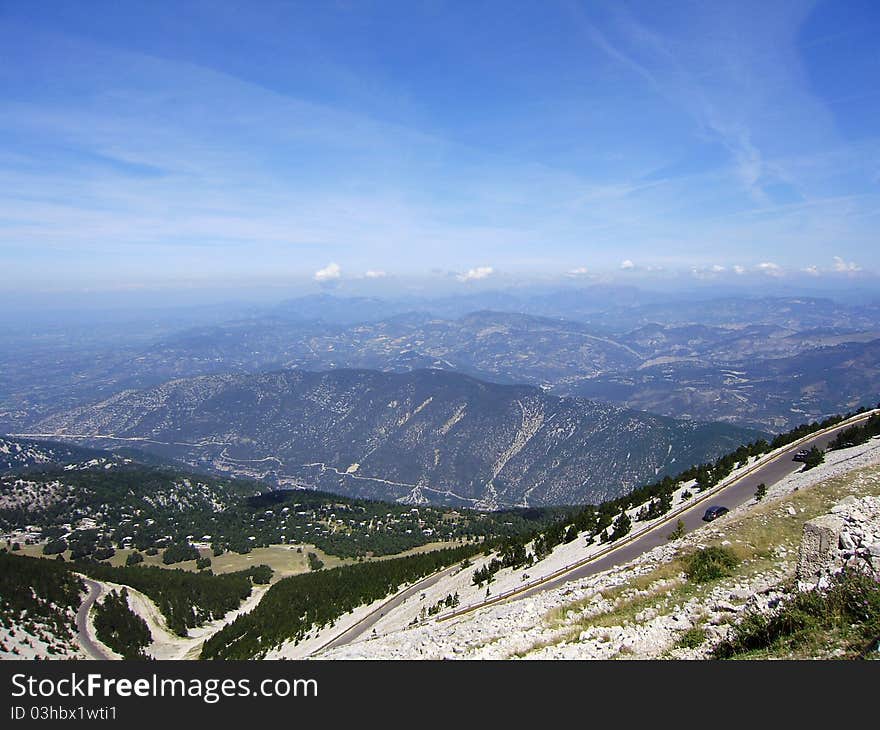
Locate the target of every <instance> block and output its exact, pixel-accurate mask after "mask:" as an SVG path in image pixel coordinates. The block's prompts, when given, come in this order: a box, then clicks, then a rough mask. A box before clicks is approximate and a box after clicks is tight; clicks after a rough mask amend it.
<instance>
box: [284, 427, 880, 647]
mask: <svg viewBox="0 0 880 730" xmlns="http://www.w3.org/2000/svg"><path fill="white" fill-rule="evenodd" d="M829 513H830V516H826V515H829ZM817 518H818V519H817ZM807 523H809V524H810V525H813V524H820V525H822V526H826V525H833V526H834V529H835V530H836V532H835V533H834V535H833V537H834V539H833V541H832V542H831V543H829V544H828V546H827V549H826V551H825V553H823V555H824V556H825V557H824V558H823V559H824V561H825V562H824V564H823V569H822V571H820V572H819V573H816V572H811V571H809V570H806V569H805V568H804V565H805V561H804V555H805V554H806V555H814V554H815V542H812V543H811V541H810V538H809V537H808V534H809V533H808V531H806V530H805V524H807ZM577 550H580V551H581V552H583V547H577V548H576V547H575V546H574V544H571V545H562V546H560V547H559V548H557V549H556V551H554V555H553V556H551V557H550V558H548V560H549V561H551V562H552V561H554V560H556V561H557V562H559V561H560V560H562V561H563V563H564V562H571V561H572V560H573V556H574V555H575V554H576V551H577ZM805 550H806V552H805ZM878 550H880V441H878V440H877V439H873V440H872V441H870V442H868V443H866V444H863V445H861V446H859V447H856V448H849V449H844V450H842V451H837V452H829V453H828V454H827V455H826V463H825V464H823V465H821V466H819V467H817V468H815V469H813V470H810V471H806V472H802V471H795V472H793V473H792V474H791V475H790V476H788V477H786V478H784V479H783V480H781V481H780V482H778V483H777V484H775V485H773V486H772V487H770V489H769V491H768V493H767V495H766V496H765V497H764V498H763V499H762V500H761V501H756V500H752V501H751V502H748V503H746V504H743V505H742V506H740V507H738V508H736V509H734V510H732V511H731V512H730V513H729V514H728V515H725V516H724V517H722V518H719V519H718V520H716V521H715V522H712V523H711V524H707V525H705V526H704V527H702V528H700V529H697V530H695V531H693V532H691V533H689V534H687V535H685V536H684V537H680V538H678V539H674V540H669V541H668V542H667V543H666V544H664V545H661V546H660V547H657V548H655V549H653V550H651V551H650V552H648V553H645V554H643V555H641V556H639V557H638V558H636V559H634V560H632V561H630V562H628V563H625V564H622V565H620V566H619V567H616V568H613V569H611V570H608V571H604V572H601V573H598V574H596V575H593V576H591V577H588V578H583V579H579V580H575V581H572V582H570V583H567V584H566V585H565V586H563V587H560V588H555V589H551V590H547V591H545V592H541V593H538V594H536V595H532V596H528V597H526V598H521V599H519V600H514V601H510V602H506V603H500V604H497V605H493V606H490V607H488V608H484V609H482V610H479V611H476V612H474V613H470V614H465V615H463V616H461V617H459V618H455V619H453V620H449V621H443V622H437V621H436V620H431V618H430V616H429V617H428V620H427V621H425V620H424V619H422V620H419V619H420V608H421V607H423V606H426V605H427V606H433V605H435V604H436V603H437V602H438V601H442V600H443V599H444V597H445V596H447V595H449V594H450V593H452V592H455V591H461V600H462V603H463V604H464V605H467V601H468V599H467V597H466V593H465V591H466V590H467V586H468V581H467V578H468V577H469V576H470V572H471V570H472V569H469V570H468V571H464V573H463V574H461V575H452V576H449V577H448V578H446V579H444V580H443V581H440V582H438V583H436V584H435V585H433V586H431V587H430V588H429V589H427V590H426V591H425V596H424V598H423V599H422V600H419V601H410V602H409V603H404V604H402V605H401V606H399V607H398V608H397V609H395V612H394V613H391V614H388V615H386V616H385V617H384V618H383V619H382V620H380V621H379V622H377V623H376V624H375V629H376V630H377V632H378V633H377V634H376V635H374V638H372V639H369V640H366V641H359V642H355V643H351V644H349V645H346V646H341V647H338V648H332V649H327V650H326V651H323V652H319V653H318V654H316V656H317V657H319V658H322V659H373V658H380V657H381V658H384V659H389V658H393V659H516V658H527V659H707V658H714V657H732V656H745V657H750V658H768V657H769V658H784V659H791V658H799V659H821V658H825V659H828V658H832V659H833V658H855V657H858V656H863V655H864V652H865V650H866V649H868V650H870V649H872V648H873V649H874V650H875V651H873V653H872V654H871V656H874V655H876V654H877V652H876V649H877V641H878V639H880V623H878V622H880V591H878V590H877V582H876V581H877V573H876V558H875V557H874V558H872V556H875V555H876V554H877V551H878ZM556 553H559V555H558V556H557V555H556ZM826 554H827V555H826ZM709 556H712V557H715V556H724V557H725V560H724V561H717V560H716V561H715V562H712V561H707V560H705V558H707V557H709ZM727 558H729V562H728V561H727ZM872 559H873V562H874V566H873V570H874V577H873V578H871V577H870V573H869V569H870V565H871V563H870V561H871V560H872ZM484 560H485V559H484ZM478 564H479V563H477V565H478ZM810 565H812V563H810ZM707 567H708V568H709V569H708V570H707V569H706V568H707ZM539 569H540V568H539V566H534V567H533V568H531V569H529V573H534V572H536V571H537V570H539ZM841 569H845V571H848V572H842V573H835V571H839V570H841ZM520 572H521V569H520V570H516V569H504V570H502V571H501V572H499V573H498V576H497V584H493V585H492V586H491V588H492V592H493V593H495V592H497V591H499V590H502V589H503V587H504V586H505V585H515V584H516V582H517V581H518V580H519V573H520ZM858 576H867V580H862V579H861V578H859V577H858ZM496 585H497V586H498V587H496ZM471 593H473V589H472V588H471ZM856 598H857V599H858V601H860V602H861V603H859V604H858V605H859V606H861V607H862V610H860V611H859V610H857V611H856V612H855V613H852V612H851V608H847V606H848V605H849V606H850V607H851V606H852V605H854V604H852V601H853V600H855V599H856ZM848 601H849V603H847V602H848ZM445 610H446V609H444V612H445ZM414 617H415V620H413V619H414ZM409 624H414V625H413V626H410V627H409V628H408V625H409ZM329 635H332V632H327V635H326V636H321V637H318V639H319V640H318V641H317V642H316V643H314V644H313V647H314V648H317V647H320V646H321V645H322V644H324V643H326V641H327V636H329ZM314 648H313V649H312V650H313V651H314ZM296 649H297V647H292V646H291V647H287V648H286V650H285V652H284V653H283V655H285V656H287V657H290V658H299V657H302V656H304V654H303V653H302V652H299V653H297V651H296Z"/></svg>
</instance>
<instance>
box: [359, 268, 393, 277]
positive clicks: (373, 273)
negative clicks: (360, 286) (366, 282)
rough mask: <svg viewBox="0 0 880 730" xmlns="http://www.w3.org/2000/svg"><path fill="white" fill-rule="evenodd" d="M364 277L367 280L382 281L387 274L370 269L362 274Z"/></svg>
mask: <svg viewBox="0 0 880 730" xmlns="http://www.w3.org/2000/svg"><path fill="white" fill-rule="evenodd" d="M364 276H365V277H366V278H367V279H384V278H385V277H386V276H388V274H386V273H385V272H384V271H382V270H379V269H370V270H369V271H367V272H365V273H364Z"/></svg>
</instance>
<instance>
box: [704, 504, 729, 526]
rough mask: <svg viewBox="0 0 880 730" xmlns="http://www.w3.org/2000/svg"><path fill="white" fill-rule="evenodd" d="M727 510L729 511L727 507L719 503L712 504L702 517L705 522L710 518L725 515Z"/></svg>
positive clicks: (714, 518)
mask: <svg viewBox="0 0 880 730" xmlns="http://www.w3.org/2000/svg"><path fill="white" fill-rule="evenodd" d="M728 512H730V510H729V509H727V507H722V506H721V505H720V504H713V505H712V506H711V507H709V509H707V510H706V514H704V515H703V519H704V520H705V521H706V522H711V521H712V520H717V519H718V518H719V517H721V515H726V514H727V513H728Z"/></svg>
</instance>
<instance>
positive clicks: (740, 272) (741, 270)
mask: <svg viewBox="0 0 880 730" xmlns="http://www.w3.org/2000/svg"><path fill="white" fill-rule="evenodd" d="M733 273H735V274H737V275H738V276H742V275H743V274H745V273H746V267H745V266H740V265H739V264H734V265H733Z"/></svg>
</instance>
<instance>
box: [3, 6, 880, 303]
mask: <svg viewBox="0 0 880 730" xmlns="http://www.w3.org/2000/svg"><path fill="white" fill-rule="evenodd" d="M878 33H880V5H878V4H877V3H876V2H871V1H866V2H859V1H852V2H851V1H848V0H834V1H833V2H824V3H822V2H820V3H816V2H796V1H793V2H786V1H784V0H783V1H778V2H766V1H765V2H755V3H752V2H748V1H738V2H729V3H728V2H684V1H682V2H664V1H661V0H650V1H645V2H620V1H615V2H607V3H603V2H589V3H587V2H580V3H579V2H552V1H549V0H548V1H546V2H545V1H542V2H509V1H506V2H448V3H447V2H430V1H426V2H415V1H409V2H401V3H396V2H354V1H351V2H343V1H340V2H329V1H328V2H304V3H286V2H285V3H278V2H271V1H269V0H261V2H257V3H254V2H223V1H221V0H212V1H211V2H208V1H204V2H187V1H184V0H177V1H175V2H162V1H156V0H153V1H151V2H130V1H123V2H116V1H114V2H100V1H98V0H89V1H88V2H82V1H80V0H77V1H75V2H63V1H61V0H53V1H52V2H43V3H34V2H27V1H25V2H12V1H9V0H0V264H2V268H3V269H5V271H6V277H5V279H6V281H7V282H9V286H10V287H11V288H13V289H14V288H16V287H22V288H27V287H34V286H45V287H53V288H57V287H60V286H70V287H74V288H75V287H86V286H95V287H99V288H100V287H110V288H113V287H118V288H121V289H125V288H126V287H132V288H136V287H139V286H144V285H152V284H155V283H157V282H166V283H167V282H177V283H180V284H188V285H200V284H207V285H212V284H214V283H217V282H226V283H230V282H244V281H247V282H248V283H249V284H253V283H254V282H260V281H264V280H265V281H267V282H269V281H272V282H279V281H301V282H311V285H313V286H324V287H329V286H333V285H336V286H342V285H344V284H345V283H346V282H355V281H360V282H370V281H374V282H382V283H383V284H385V285H388V283H389V282H391V281H394V280H395V279H401V280H402V279H403V278H407V277H409V278H413V277H424V278H426V279H431V278H432V277H434V278H436V279H438V280H440V279H442V280H444V281H447V282H449V283H450V285H452V286H460V287H468V286H471V285H486V284H487V283H489V282H499V281H504V280H505V277H507V279H508V280H509V279H511V278H519V279H523V278H529V277H538V278H544V279H547V280H552V279H553V278H554V277H557V278H559V279H568V280H572V279H583V280H584V281H589V280H591V277H603V278H609V277H610V278H614V279H622V280H626V279H628V278H629V279H632V280H650V279H651V278H654V277H656V278H658V279H660V278H663V277H667V278H668V277H684V278H687V279H693V280H702V281H706V280H709V281H711V280H716V279H717V280H719V281H720V280H724V281H728V280H735V279H736V278H737V277H752V278H759V279H760V278H763V277H769V278H778V279H782V278H786V279H787V280H788V281H793V280H800V279H802V280H803V281H805V282H809V281H819V280H830V279H836V280H841V281H846V280H848V279H849V278H860V279H866V278H869V277H873V276H874V274H875V273H876V272H877V270H880V246H878V242H877V238H878V237H877V230H878V228H880V225H878V224H880V84H878V79H880V43H878V40H877V38H878Z"/></svg>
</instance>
